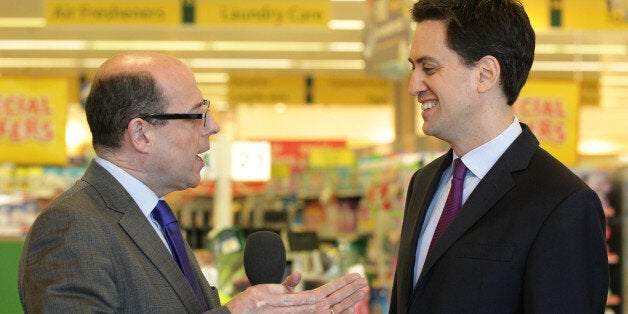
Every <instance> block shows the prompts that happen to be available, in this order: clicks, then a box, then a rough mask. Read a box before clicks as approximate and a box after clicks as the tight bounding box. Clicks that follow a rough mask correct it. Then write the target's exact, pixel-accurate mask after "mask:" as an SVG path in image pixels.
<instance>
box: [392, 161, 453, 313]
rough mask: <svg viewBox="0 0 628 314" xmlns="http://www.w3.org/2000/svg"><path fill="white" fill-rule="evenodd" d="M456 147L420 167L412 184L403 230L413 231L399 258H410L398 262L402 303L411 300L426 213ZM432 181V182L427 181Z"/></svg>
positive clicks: (402, 245)
mask: <svg viewBox="0 0 628 314" xmlns="http://www.w3.org/2000/svg"><path fill="white" fill-rule="evenodd" d="M451 158H452V151H451V150H450V151H449V152H448V153H447V154H445V155H443V156H441V157H439V158H438V159H436V160H434V161H433V162H431V163H430V164H428V165H426V166H425V167H423V168H421V169H420V170H419V172H420V173H417V175H416V176H417V177H416V178H415V180H413V182H412V186H410V187H409V191H408V193H410V199H409V200H408V202H407V205H406V213H405V217H404V224H403V230H402V232H403V233H404V234H410V235H412V238H411V239H410V243H408V244H405V243H403V244H401V246H400V248H401V249H400V251H399V255H400V256H399V260H402V261H408V262H407V263H405V262H404V263H400V264H398V265H397V272H398V275H397V278H398V280H397V282H398V283H399V293H400V296H402V298H405V299H406V300H403V301H402V302H400V304H407V302H405V301H408V299H407V298H408V297H409V296H410V294H411V293H412V290H413V286H414V265H415V264H416V248H417V245H418V239H419V235H420V234H421V229H422V227H423V223H424V221H425V215H426V213H427V209H428V208H429V205H430V201H431V199H432V198H433V196H434V193H435V191H436V188H437V187H438V182H439V181H440V177H441V176H442V174H443V172H444V171H445V169H447V166H448V165H449V163H448V161H451ZM423 182H430V184H423Z"/></svg>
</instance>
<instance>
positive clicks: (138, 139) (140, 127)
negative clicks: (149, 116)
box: [126, 118, 152, 152]
mask: <svg viewBox="0 0 628 314" xmlns="http://www.w3.org/2000/svg"><path fill="white" fill-rule="evenodd" d="M126 134H127V136H128V137H129V140H130V142H131V145H132V146H133V147H134V148H135V149H136V150H137V151H140V152H146V151H147V149H148V147H149V146H150V142H151V138H152V134H151V131H150V128H149V124H148V122H146V120H143V119H140V118H135V119H132V120H131V121H130V122H129V125H128V126H127V128H126Z"/></svg>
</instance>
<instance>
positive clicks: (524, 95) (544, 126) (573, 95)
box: [513, 80, 580, 165]
mask: <svg viewBox="0 0 628 314" xmlns="http://www.w3.org/2000/svg"><path fill="white" fill-rule="evenodd" d="M579 105H580V85H578V83H576V82H573V81H540V80H538V81H537V80H533V81H528V82H527V83H526V85H525V86H524V87H523V89H522V90H521V94H520V95H519V99H518V100H517V102H516V103H515V104H514V105H513V109H514V110H515V114H516V115H517V117H518V118H519V120H520V121H521V122H524V123H526V124H527V125H528V126H529V127H530V129H531V130H532V132H533V133H534V135H536V137H537V138H538V139H539V142H540V143H541V147H543V148H545V149H546V150H547V151H548V152H550V153H551V154H552V155H553V156H554V157H556V158H558V159H559V160H560V161H562V162H563V163H565V164H567V165H573V164H575V163H576V162H577V160H578V155H577V154H578V146H577V142H578V113H579V107H580V106H579Z"/></svg>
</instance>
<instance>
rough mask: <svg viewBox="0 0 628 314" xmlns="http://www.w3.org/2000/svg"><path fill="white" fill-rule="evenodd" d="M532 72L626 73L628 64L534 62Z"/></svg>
mask: <svg viewBox="0 0 628 314" xmlns="http://www.w3.org/2000/svg"><path fill="white" fill-rule="evenodd" d="M532 71H541V72H542V71H545V72H628V62H597V61H535V62H534V63H533V64H532Z"/></svg>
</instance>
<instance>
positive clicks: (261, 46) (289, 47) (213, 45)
mask: <svg viewBox="0 0 628 314" xmlns="http://www.w3.org/2000/svg"><path fill="white" fill-rule="evenodd" d="M207 44H208V45H207V46H208V47H207V48H208V49H207V50H212V51H324V50H325V44H324V43H322V42H305V41H302V42H299V41H287V42H276V41H214V42H209V43H207Z"/></svg>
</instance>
